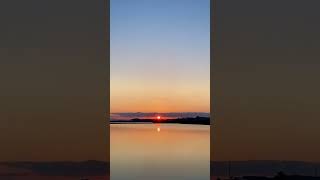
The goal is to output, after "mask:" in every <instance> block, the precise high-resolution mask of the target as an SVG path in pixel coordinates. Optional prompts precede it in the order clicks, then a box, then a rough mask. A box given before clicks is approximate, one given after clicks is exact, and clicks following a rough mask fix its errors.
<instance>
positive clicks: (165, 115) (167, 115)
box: [110, 112, 210, 120]
mask: <svg viewBox="0 0 320 180" xmlns="http://www.w3.org/2000/svg"><path fill="white" fill-rule="evenodd" d="M110 116H111V120H130V119H133V118H146V119H147V118H148V119H153V118H155V117H157V116H161V117H162V118H163V119H173V118H183V117H196V116H201V117H209V116H210V114H209V113H202V112H181V113H140V112H137V113H111V115H110Z"/></svg>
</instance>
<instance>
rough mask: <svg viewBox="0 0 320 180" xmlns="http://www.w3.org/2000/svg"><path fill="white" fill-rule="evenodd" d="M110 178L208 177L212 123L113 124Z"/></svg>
mask: <svg viewBox="0 0 320 180" xmlns="http://www.w3.org/2000/svg"><path fill="white" fill-rule="evenodd" d="M110 165H111V167H110V168H111V180H127V179H128V180H129V179H130V180H151V179H152V180H209V179H210V126H205V125H181V124H161V125H159V124H158V125H157V124H112V125H111V164H110Z"/></svg>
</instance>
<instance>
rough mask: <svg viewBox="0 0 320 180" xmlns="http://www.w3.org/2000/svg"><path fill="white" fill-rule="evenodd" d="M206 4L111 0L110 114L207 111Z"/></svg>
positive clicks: (182, 0)
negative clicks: (145, 105) (146, 105)
mask: <svg viewBox="0 0 320 180" xmlns="http://www.w3.org/2000/svg"><path fill="white" fill-rule="evenodd" d="M209 3H210V1H209V0H111V3H110V5H111V6H110V7H111V19H110V21H111V23H110V33H111V34H110V39H111V41H110V43H111V111H112V112H113V111H115V112H123V111H125V112H132V111H136V110H137V111H142V112H145V111H153V112H159V111H170V112H172V111H193V112H194V111H206V112H208V111H209V106H210V105H209V101H210V99H209V98H210V97H209V84H210V69H209V65H210V5H209ZM146 103H147V104H148V107H146V108H145V107H143V104H146ZM164 106H166V107H164Z"/></svg>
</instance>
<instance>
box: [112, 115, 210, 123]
mask: <svg viewBox="0 0 320 180" xmlns="http://www.w3.org/2000/svg"><path fill="white" fill-rule="evenodd" d="M110 123H111V124H117V123H119V124H120V123H175V124H199V125H210V118H209V117H199V116H197V117H194V118H191V117H190V118H176V119H161V120H157V119H139V118H134V119H131V120H128V121H121V120H112V121H110Z"/></svg>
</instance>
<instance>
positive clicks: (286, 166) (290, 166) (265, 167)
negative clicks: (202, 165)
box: [210, 160, 320, 180]
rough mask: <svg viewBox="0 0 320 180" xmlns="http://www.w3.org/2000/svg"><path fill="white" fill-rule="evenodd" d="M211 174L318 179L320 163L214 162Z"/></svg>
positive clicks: (250, 178)
mask: <svg viewBox="0 0 320 180" xmlns="http://www.w3.org/2000/svg"><path fill="white" fill-rule="evenodd" d="M210 168H211V174H212V176H215V177H228V176H231V177H232V176H233V177H242V179H248V180H263V179H266V180H267V179H279V178H280V179H283V178H285V179H293V180H300V179H306V180H308V179H310V180H311V179H317V180H320V177H318V176H319V174H318V171H319V170H320V163H313V162H303V161H263V160H261V161H229V162H228V161H213V162H211V167H210ZM275 174H277V175H276V176H275Z"/></svg>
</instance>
